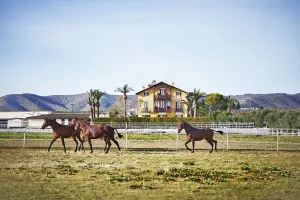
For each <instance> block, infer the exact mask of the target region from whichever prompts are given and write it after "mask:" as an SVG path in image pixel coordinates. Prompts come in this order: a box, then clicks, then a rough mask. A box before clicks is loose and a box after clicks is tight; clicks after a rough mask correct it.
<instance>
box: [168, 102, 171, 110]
mask: <svg viewBox="0 0 300 200" xmlns="http://www.w3.org/2000/svg"><path fill="white" fill-rule="evenodd" d="M167 108H168V109H170V108H171V102H170V101H168V102H167Z"/></svg>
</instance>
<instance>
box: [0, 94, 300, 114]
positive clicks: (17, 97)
mask: <svg viewBox="0 0 300 200" xmlns="http://www.w3.org/2000/svg"><path fill="white" fill-rule="evenodd" d="M117 96H118V95H109V94H106V95H104V96H103V97H102V98H101V110H107V109H108V108H109V107H110V106H111V105H112V104H113V103H114V102H115V101H116V98H117ZM134 96H135V95H128V98H129V99H131V98H132V97H134ZM231 97H233V98H236V99H237V100H238V101H239V102H240V105H241V108H250V101H251V107H252V108H284V109H299V108H300V93H298V94H285V93H274V94H244V95H232V96H231ZM87 100H88V94H87V93H82V94H75V95H51V96H38V95H35V94H10V95H6V96H2V97H0V111H33V110H35V109H36V105H37V109H38V110H47V111H71V110H72V106H71V104H74V106H73V111H89V106H88V104H87ZM36 102H37V103H36Z"/></svg>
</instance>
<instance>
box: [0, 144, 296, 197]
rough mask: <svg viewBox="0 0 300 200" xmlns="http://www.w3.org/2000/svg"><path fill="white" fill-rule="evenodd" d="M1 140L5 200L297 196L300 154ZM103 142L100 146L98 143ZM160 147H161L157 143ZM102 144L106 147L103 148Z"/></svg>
mask: <svg viewBox="0 0 300 200" xmlns="http://www.w3.org/2000/svg"><path fill="white" fill-rule="evenodd" d="M57 143H58V144H57V146H55V147H54V148H53V150H52V151H51V152H49V153H48V152H47V151H46V149H47V148H37V147H35V148H24V149H23V148H12V147H3V146H2V147H1V146H0V159H1V160H0V178H1V182H0V199H121V198H122V199H298V197H299V195H300V186H299V185H300V169H299V165H300V154H299V153H298V152H279V153H277V152H274V151H249V150H248V151H245V150H243V151H225V150H220V151H218V152H215V153H213V154H208V151H207V149H205V150H199V149H198V150H197V151H196V152H195V153H194V154H191V153H190V152H188V151H186V150H182V149H180V150H179V151H175V150H174V149H173V148H171V149H161V148H155V146H156V144H155V142H149V143H147V144H146V142H145V141H144V142H143V144H144V145H146V146H151V148H132V149H128V150H125V149H124V148H123V149H122V153H119V152H117V151H116V148H115V147H114V148H112V149H111V151H110V152H109V154H106V155H105V154H104V153H103V151H102V149H100V148H96V149H95V152H94V153H93V154H90V153H88V151H86V152H85V153H83V152H77V153H74V152H73V151H72V148H68V151H67V153H64V152H63V150H62V147H61V144H60V142H59V141H58V142H57ZM95 143H99V145H100V146H102V144H101V142H95ZM157 146H159V145H157ZM101 148H102V147H101Z"/></svg>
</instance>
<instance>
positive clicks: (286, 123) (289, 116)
mask: <svg viewBox="0 0 300 200" xmlns="http://www.w3.org/2000/svg"><path fill="white" fill-rule="evenodd" d="M296 122H297V115H296V113H295V112H292V111H290V112H286V113H285V114H284V115H283V116H282V117H281V119H279V123H280V125H281V127H282V128H295V127H296Z"/></svg>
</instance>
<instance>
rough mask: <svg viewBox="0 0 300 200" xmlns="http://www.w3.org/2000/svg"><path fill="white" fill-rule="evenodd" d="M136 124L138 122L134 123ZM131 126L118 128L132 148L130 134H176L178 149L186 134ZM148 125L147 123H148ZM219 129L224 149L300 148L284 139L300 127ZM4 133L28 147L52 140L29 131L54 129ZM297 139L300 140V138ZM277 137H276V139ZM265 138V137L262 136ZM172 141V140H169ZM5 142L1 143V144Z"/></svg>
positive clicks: (158, 127)
mask: <svg viewBox="0 0 300 200" xmlns="http://www.w3.org/2000/svg"><path fill="white" fill-rule="evenodd" d="M113 125H114V127H116V124H113ZM132 125H136V124H132ZM139 125H140V126H130V127H129V129H124V128H123V129H120V128H119V129H118V131H119V132H120V133H123V134H126V137H125V140H124V146H125V147H126V148H130V145H132V144H133V143H134V142H139V143H142V141H133V140H129V139H128V135H130V134H148V135H149V134H174V135H176V139H175V141H173V142H175V148H176V149H177V150H178V148H179V141H180V139H179V136H180V135H184V134H185V132H184V130H183V131H182V132H181V133H178V130H177V127H174V126H172V125H173V124H168V123H159V124H155V126H153V124H152V125H149V124H148V128H145V126H141V124H139ZM146 127H147V124H146ZM217 130H223V131H224V133H225V134H224V135H225V138H224V137H222V140H221V141H219V142H218V144H221V145H223V148H224V149H227V150H229V149H234V148H239V147H237V146H245V145H248V146H249V148H252V147H254V146H259V144H264V145H261V147H258V148H263V149H265V150H267V149H272V150H276V151H279V150H281V147H282V146H286V145H293V146H296V147H295V149H296V150H300V143H298V142H286V141H285V140H282V141H281V139H284V138H285V137H297V136H298V137H299V136H300V129H282V128H226V127H222V128H218V129H217ZM1 132H2V133H22V135H23V138H16V139H10V138H3V137H2V138H0V141H3V142H4V141H21V142H22V146H23V147H26V143H27V142H29V141H34V140H36V141H42V140H50V139H32V138H28V136H27V134H29V133H51V132H52V129H44V130H42V129H29V128H25V129H24V128H22V129H0V134H1ZM233 136H241V137H243V136H271V137H272V138H274V140H272V141H255V142H253V141H252V142H251V141H244V142H243V141H235V140H234V137H233ZM298 137H297V140H296V141H299V142H300V139H298ZM275 138H276V139H275ZM261 139H263V137H261ZM169 142H172V141H169ZM1 144H3V143H0V146H1Z"/></svg>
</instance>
